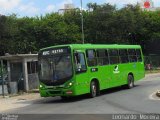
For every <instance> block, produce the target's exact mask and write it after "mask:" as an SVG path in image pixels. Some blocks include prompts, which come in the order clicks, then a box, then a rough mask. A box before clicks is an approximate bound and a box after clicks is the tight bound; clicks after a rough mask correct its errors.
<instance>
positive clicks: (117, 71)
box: [113, 65, 120, 73]
mask: <svg viewBox="0 0 160 120" xmlns="http://www.w3.org/2000/svg"><path fill="white" fill-rule="evenodd" d="M113 73H120V71H119V67H118V65H116V66H115V67H114V71H113Z"/></svg>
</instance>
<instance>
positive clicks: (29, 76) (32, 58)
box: [0, 54, 39, 92]
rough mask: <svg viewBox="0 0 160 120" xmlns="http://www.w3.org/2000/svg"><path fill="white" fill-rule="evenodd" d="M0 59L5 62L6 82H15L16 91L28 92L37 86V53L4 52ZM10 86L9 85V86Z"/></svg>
mask: <svg viewBox="0 0 160 120" xmlns="http://www.w3.org/2000/svg"><path fill="white" fill-rule="evenodd" d="M0 60H1V62H2V63H4V62H5V63H7V64H6V67H7V76H8V78H7V83H12V82H14V83H16V84H17V89H18V91H26V92H28V91H29V90H32V89H37V88H38V84H39V83H38V74H37V71H38V55H37V54H16V55H9V54H6V55H5V56H1V57H0ZM9 85H10V84H9ZM11 87H12V86H9V88H11ZM9 91H10V90H9Z"/></svg>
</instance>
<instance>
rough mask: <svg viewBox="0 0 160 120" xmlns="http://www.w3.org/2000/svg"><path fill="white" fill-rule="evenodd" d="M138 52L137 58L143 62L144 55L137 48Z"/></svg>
mask: <svg viewBox="0 0 160 120" xmlns="http://www.w3.org/2000/svg"><path fill="white" fill-rule="evenodd" d="M136 53H137V60H138V62H142V55H141V51H140V49H136Z"/></svg>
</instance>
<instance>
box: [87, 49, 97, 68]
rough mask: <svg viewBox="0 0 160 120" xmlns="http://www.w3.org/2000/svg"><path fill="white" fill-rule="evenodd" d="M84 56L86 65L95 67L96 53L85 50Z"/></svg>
mask: <svg viewBox="0 0 160 120" xmlns="http://www.w3.org/2000/svg"><path fill="white" fill-rule="evenodd" d="M86 55H87V63H88V66H89V67H91V66H96V65H97V59H96V52H95V50H87V51H86Z"/></svg>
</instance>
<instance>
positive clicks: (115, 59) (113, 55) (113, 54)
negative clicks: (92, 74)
mask: <svg viewBox="0 0 160 120" xmlns="http://www.w3.org/2000/svg"><path fill="white" fill-rule="evenodd" d="M109 58H110V64H117V63H119V55H118V50H117V49H109Z"/></svg>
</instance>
